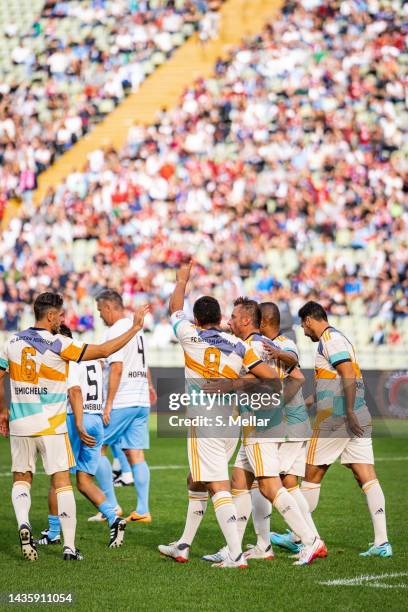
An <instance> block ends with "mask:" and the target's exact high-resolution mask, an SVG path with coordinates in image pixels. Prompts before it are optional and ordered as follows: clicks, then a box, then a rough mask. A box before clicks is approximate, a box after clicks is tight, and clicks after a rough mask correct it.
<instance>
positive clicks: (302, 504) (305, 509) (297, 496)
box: [288, 486, 319, 537]
mask: <svg viewBox="0 0 408 612" xmlns="http://www.w3.org/2000/svg"><path fill="white" fill-rule="evenodd" d="M288 491H289V493H290V494H291V495H292V497H293V499H294V500H295V501H296V503H297V505H298V506H299V510H300V512H301V513H302V516H303V518H304V519H305V521H306V523H307V524H308V525H309V527H310V529H311V530H312V531H313V533H314V535H315V536H316V537H319V532H318V531H317V529H316V525H315V524H314V520H313V518H312V515H311V512H310V510H309V504H308V503H307V501H306V499H305V497H304V495H303V493H302V491H301V490H300V489H299V486H297V487H293V489H288Z"/></svg>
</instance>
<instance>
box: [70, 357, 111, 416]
mask: <svg viewBox="0 0 408 612" xmlns="http://www.w3.org/2000/svg"><path fill="white" fill-rule="evenodd" d="M102 386H103V385H102V366H101V362H100V361H96V360H94V361H85V362H83V363H70V364H69V372H68V389H72V387H80V388H81V392H82V401H83V407H84V413H88V414H102V412H103V409H102ZM67 412H68V413H69V414H72V408H71V406H70V404H69V403H68V409H67Z"/></svg>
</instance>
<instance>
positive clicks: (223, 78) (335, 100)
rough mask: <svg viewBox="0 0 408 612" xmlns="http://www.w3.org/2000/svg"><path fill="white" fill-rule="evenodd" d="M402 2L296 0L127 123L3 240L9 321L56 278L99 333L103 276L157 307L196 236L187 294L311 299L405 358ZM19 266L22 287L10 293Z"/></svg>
mask: <svg viewBox="0 0 408 612" xmlns="http://www.w3.org/2000/svg"><path fill="white" fill-rule="evenodd" d="M403 11H404V9H403V8H402V6H401V7H400V6H397V5H394V4H392V5H391V4H389V3H388V2H387V1H386V0H382V1H379V2H375V3H369V7H368V10H367V11H366V12H364V14H362V13H361V10H360V7H359V3H358V2H356V1H354V0H346V1H344V2H341V3H340V2H333V3H330V5H328V4H327V3H324V2H319V1H318V0H313V1H312V0H309V1H308V2H307V3H300V2H289V1H288V2H286V3H285V4H284V7H283V13H282V15H281V17H280V18H279V19H276V20H274V21H273V23H272V24H270V25H269V26H268V27H267V28H266V29H265V30H264V32H263V33H262V34H260V35H259V36H257V37H255V38H253V39H251V40H246V41H245V42H243V43H242V45H241V46H240V48H238V49H234V50H233V51H232V52H231V54H230V57H229V59H228V60H226V61H218V62H217V64H216V66H215V76H214V77H213V78H210V79H207V80H202V79H199V80H198V81H197V82H196V83H195V84H194V85H192V86H191V87H190V88H188V90H187V91H186V92H185V94H184V96H183V98H182V99H181V101H180V104H179V107H178V108H177V109H176V110H175V111H174V112H171V113H165V112H163V113H161V114H160V116H159V117H158V118H157V121H156V123H155V125H153V126H150V127H141V126H137V125H135V126H133V127H132V128H131V129H130V132H129V140H128V143H127V145H126V146H125V147H124V149H123V150H121V151H119V152H115V151H111V150H102V149H101V150H100V151H98V152H95V153H94V154H93V155H91V156H90V159H89V162H88V166H87V167H86V168H85V169H84V170H83V171H82V172H77V173H73V174H72V175H71V176H69V177H68V178H67V180H66V182H65V183H64V184H62V185H60V186H59V187H58V189H57V190H56V191H55V192H52V193H50V194H48V195H47V197H46V198H45V199H44V200H43V202H42V203H41V206H40V208H39V211H38V214H37V215H36V219H35V220H34V221H30V220H29V218H30V208H29V205H27V207H26V208H25V209H24V212H23V219H24V218H25V221H23V222H21V221H19V220H14V223H13V224H12V225H11V227H10V228H9V230H8V231H7V232H5V234H4V241H3V245H2V246H1V247H0V259H1V260H2V261H3V264H0V265H3V268H4V275H5V276H6V277H7V283H8V286H7V287H6V288H4V289H1V287H0V295H1V294H2V295H3V296H7V300H8V304H9V306H7V308H11V310H13V309H15V308H17V310H18V313H17V315H15V316H14V313H13V312H11V315H10V318H11V320H12V324H14V323H13V320H18V317H19V314H21V313H22V314H23V316H24V317H27V316H28V315H27V311H28V307H27V306H26V305H25V304H24V295H26V294H27V293H28V295H30V292H31V294H32V293H33V292H35V291H38V290H40V289H43V288H45V287H49V286H52V287H54V288H55V289H62V290H63V292H64V294H65V297H66V300H67V304H68V316H69V317H70V318H71V320H72V325H73V327H74V329H77V330H79V331H83V330H84V329H89V330H92V328H93V327H95V326H97V323H96V319H95V321H94V322H93V323H89V321H90V315H91V313H92V308H93V306H92V304H93V296H94V295H95V294H96V293H97V291H98V290H99V289H100V288H101V287H102V286H104V285H106V284H110V285H111V286H116V287H118V288H119V289H121V290H122V291H123V293H124V296H125V299H126V301H127V303H129V304H134V303H135V301H136V300H148V301H150V302H151V303H152V305H153V310H154V319H155V321H156V322H157V321H160V320H161V319H162V317H163V316H165V315H166V301H167V299H168V295H169V292H170V290H171V286H172V285H171V282H172V278H173V272H172V269H173V267H174V265H175V264H176V263H177V262H178V261H179V260H180V257H181V253H182V251H185V250H187V251H189V252H190V253H192V254H193V255H194V257H195V258H196V260H197V261H198V263H199V267H198V270H197V273H196V274H195V276H194V279H193V283H192V288H191V292H190V299H191V300H193V299H194V298H195V297H197V296H198V295H200V294H202V293H207V292H208V293H213V294H214V295H216V296H217V297H218V298H219V299H220V300H221V303H222V307H223V310H224V312H228V311H229V309H230V308H231V302H232V299H233V297H234V296H238V295H240V294H246V295H252V296H254V297H256V298H257V299H259V300H265V299H274V300H275V299H276V300H280V301H288V302H289V304H290V305H291V309H292V311H293V313H296V312H297V309H298V308H299V306H300V305H302V304H303V303H304V302H305V301H306V300H307V299H311V298H312V299H317V300H319V301H320V302H321V303H323V305H324V306H325V307H326V308H327V309H328V310H329V311H330V313H331V315H332V317H333V318H334V321H336V322H338V325H339V327H340V329H342V330H344V332H345V333H346V334H349V335H350V337H351V338H352V339H353V340H354V342H355V343H356V344H357V345H358V348H359V354H360V353H363V357H362V358H361V359H360V361H361V362H362V364H363V365H364V364H367V363H370V365H372V366H373V367H377V366H378V365H381V364H385V365H387V364H388V365H391V364H394V366H398V364H400V363H401V356H403V354H404V351H406V348H407V346H408V327H407V322H408V318H407V315H408V296H407V293H408V287H407V280H406V278H407V274H406V272H407V265H408V248H407V243H406V235H407V232H406V229H407V228H406V208H405V207H406V183H404V160H403V154H404V151H405V150H406V146H407V145H406V140H404V124H403V117H404V96H403V88H402V81H403V78H404V74H405V73H406V69H407V63H406V54H405V53H404V49H403V33H402V32H403V30H402V22H403V17H404V15H403ZM316 49H318V51H316ZM386 75H388V76H386ZM391 77H392V78H391ZM345 101H346V102H347V104H346V108H345ZM56 222H58V223H57V224H56ZM33 223H34V226H33ZM57 225H58V227H60V229H57ZM44 244H47V247H46V248H45V246H44ZM84 245H86V248H84ZM72 253H73V255H72V256H71V254H72ZM14 269H15V270H17V271H18V273H23V274H25V275H26V277H27V278H29V279H30V286H29V287H28V288H27V289H25V288H24V287H23V290H21V289H20V288H19V287H18V288H17V289H15V279H14V278H12V276H13V274H12V273H10V271H13V270H14ZM15 292H17V294H16V293H15ZM24 292H26V293H24ZM10 293H12V294H13V296H16V297H14V298H12V299H10V297H9V295H10ZM226 296H228V299H226ZM14 304H17V306H15V305H14ZM93 314H94V315H95V313H93ZM13 316H14V319H13ZM81 316H83V317H84V321H85V319H86V320H87V321H88V323H86V322H82V323H81V322H80V317H81ZM88 324H89V327H88V328H87V327H86V326H87V325H88ZM377 332H378V333H377ZM382 336H383V338H382ZM391 338H393V340H392V341H391ZM298 339H299V342H300V344H301V349H302V354H303V352H304V354H305V355H306V359H308V357H307V355H310V354H311V350H312V347H311V345H310V342H309V341H308V340H307V339H304V338H303V336H302V334H301V333H299V335H298ZM383 343H385V344H383ZM153 344H154V342H153ZM153 350H155V349H154V347H153ZM364 355H365V356H364ZM398 367H399V366H398Z"/></svg>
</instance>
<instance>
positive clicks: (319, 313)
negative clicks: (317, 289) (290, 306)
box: [298, 301, 327, 321]
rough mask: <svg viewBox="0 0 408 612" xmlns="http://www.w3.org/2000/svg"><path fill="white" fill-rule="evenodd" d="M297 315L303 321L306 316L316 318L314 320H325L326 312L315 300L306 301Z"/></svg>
mask: <svg viewBox="0 0 408 612" xmlns="http://www.w3.org/2000/svg"><path fill="white" fill-rule="evenodd" d="M298 315H299V317H300V319H301V320H302V321H303V320H304V319H306V317H311V318H312V319H316V321H327V313H326V311H325V309H324V308H323V306H321V305H320V304H318V303H317V302H313V301H310V302H306V304H305V305H304V306H302V308H301V309H300V310H299V312H298Z"/></svg>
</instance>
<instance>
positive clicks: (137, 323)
mask: <svg viewBox="0 0 408 612" xmlns="http://www.w3.org/2000/svg"><path fill="white" fill-rule="evenodd" d="M149 310H150V306H148V305H146V304H145V305H144V306H139V307H138V308H136V310H135V312H134V314H133V327H137V328H138V329H142V327H143V323H144V318H145V316H146V315H147V313H148V312H149Z"/></svg>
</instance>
